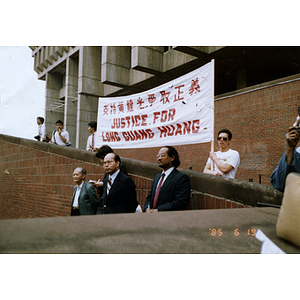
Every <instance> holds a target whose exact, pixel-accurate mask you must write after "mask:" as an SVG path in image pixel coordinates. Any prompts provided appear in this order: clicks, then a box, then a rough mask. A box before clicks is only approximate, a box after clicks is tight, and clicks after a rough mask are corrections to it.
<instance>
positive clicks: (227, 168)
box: [203, 129, 240, 178]
mask: <svg viewBox="0 0 300 300" xmlns="http://www.w3.org/2000/svg"><path fill="white" fill-rule="evenodd" d="M217 139H218V145H219V149H220V150H219V151H217V152H210V153H209V159H208V160H207V163H206V166H205V168H204V170H203V173H206V174H212V175H216V176H222V177H227V178H234V177H235V173H236V171H237V168H238V166H239V164H240V155H239V153H238V152H237V151H235V150H232V149H230V148H229V145H230V142H231V139H232V133H231V132H230V131H229V130H228V129H222V130H220V131H219V133H218V138H217ZM212 161H213V169H212Z"/></svg>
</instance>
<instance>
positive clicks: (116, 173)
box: [108, 169, 120, 184]
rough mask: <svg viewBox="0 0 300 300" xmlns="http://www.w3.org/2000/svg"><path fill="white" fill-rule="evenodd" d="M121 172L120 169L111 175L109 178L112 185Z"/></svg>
mask: <svg viewBox="0 0 300 300" xmlns="http://www.w3.org/2000/svg"><path fill="white" fill-rule="evenodd" d="M119 172H120V169H119V170H118V171H116V172H115V173H114V174H112V175H109V177H108V178H109V179H110V181H111V184H113V182H114V181H115V179H116V177H117V176H118V174H119Z"/></svg>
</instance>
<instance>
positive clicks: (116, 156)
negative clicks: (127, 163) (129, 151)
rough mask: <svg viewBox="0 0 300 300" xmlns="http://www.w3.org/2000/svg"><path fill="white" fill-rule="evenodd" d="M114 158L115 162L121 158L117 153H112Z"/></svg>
mask: <svg viewBox="0 0 300 300" xmlns="http://www.w3.org/2000/svg"><path fill="white" fill-rule="evenodd" d="M108 154H109V153H108ZM114 160H115V162H119V163H121V158H120V156H119V155H118V154H117V153H114Z"/></svg>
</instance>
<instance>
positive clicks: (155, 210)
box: [146, 208, 158, 213]
mask: <svg viewBox="0 0 300 300" xmlns="http://www.w3.org/2000/svg"><path fill="white" fill-rule="evenodd" d="M155 212H158V209H157V208H156V209H149V208H147V209H146V213H155Z"/></svg>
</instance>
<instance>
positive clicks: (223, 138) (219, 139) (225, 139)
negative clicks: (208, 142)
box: [217, 136, 228, 142]
mask: <svg viewBox="0 0 300 300" xmlns="http://www.w3.org/2000/svg"><path fill="white" fill-rule="evenodd" d="M217 140H218V141H221V140H223V141H224V142H226V141H227V140H228V138H227V137H223V136H219V137H218V138H217Z"/></svg>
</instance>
